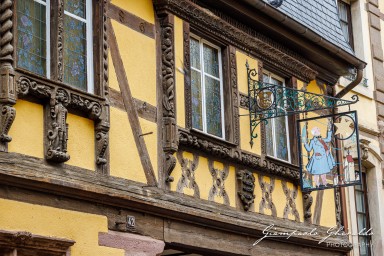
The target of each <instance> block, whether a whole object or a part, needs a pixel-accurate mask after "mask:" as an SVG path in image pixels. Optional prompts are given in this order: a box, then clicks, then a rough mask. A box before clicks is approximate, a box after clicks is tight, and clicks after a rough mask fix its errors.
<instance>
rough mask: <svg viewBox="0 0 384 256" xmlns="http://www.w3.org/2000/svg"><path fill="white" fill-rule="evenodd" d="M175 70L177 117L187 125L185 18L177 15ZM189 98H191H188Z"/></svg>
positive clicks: (180, 123) (182, 123)
mask: <svg viewBox="0 0 384 256" xmlns="http://www.w3.org/2000/svg"><path fill="white" fill-rule="evenodd" d="M174 33H175V67H176V68H175V70H176V106H177V108H176V119H177V125H179V126H181V127H185V107H184V106H185V100H186V99H185V95H184V74H183V73H182V72H181V71H180V70H183V69H184V63H185V60H184V45H183V42H184V41H183V20H181V19H180V18H178V17H176V16H175V22H174ZM188 100H189V99H188Z"/></svg>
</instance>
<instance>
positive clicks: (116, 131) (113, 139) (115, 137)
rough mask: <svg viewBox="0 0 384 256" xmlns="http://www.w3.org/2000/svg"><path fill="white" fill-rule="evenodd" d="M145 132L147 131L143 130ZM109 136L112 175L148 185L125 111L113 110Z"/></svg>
mask: <svg viewBox="0 0 384 256" xmlns="http://www.w3.org/2000/svg"><path fill="white" fill-rule="evenodd" d="M143 132H145V131H144V130H143ZM153 132H155V130H154V131H153ZM109 134H110V135H109V139H110V143H109V150H110V174H111V175H112V176H116V177H121V178H125V179H130V180H134V181H138V182H143V183H146V182H147V181H146V178H145V174H144V170H143V167H142V165H141V162H140V156H139V153H138V151H137V148H136V144H135V140H134V138H133V133H132V130H131V127H130V124H129V122H128V117H127V113H126V112H125V111H122V110H120V109H117V108H111V128H110V133H109ZM148 136H154V135H148ZM152 164H153V161H152Z"/></svg>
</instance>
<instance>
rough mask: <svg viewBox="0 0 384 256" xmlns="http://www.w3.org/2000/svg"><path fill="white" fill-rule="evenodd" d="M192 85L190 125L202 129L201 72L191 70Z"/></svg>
mask: <svg viewBox="0 0 384 256" xmlns="http://www.w3.org/2000/svg"><path fill="white" fill-rule="evenodd" d="M191 87H192V127H193V128H196V129H199V130H203V103H202V91H201V74H200V72H198V71H195V70H191Z"/></svg>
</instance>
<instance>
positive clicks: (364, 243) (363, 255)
mask: <svg viewBox="0 0 384 256" xmlns="http://www.w3.org/2000/svg"><path fill="white" fill-rule="evenodd" d="M368 246H369V240H368V238H367V237H365V236H359V249H360V256H368V255H369V254H368Z"/></svg>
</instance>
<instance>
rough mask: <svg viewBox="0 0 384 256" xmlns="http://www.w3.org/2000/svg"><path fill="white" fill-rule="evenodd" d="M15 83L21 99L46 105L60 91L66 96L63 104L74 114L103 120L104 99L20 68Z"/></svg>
mask: <svg viewBox="0 0 384 256" xmlns="http://www.w3.org/2000/svg"><path fill="white" fill-rule="evenodd" d="M15 81H16V83H17V93H18V96H19V98H26V99H28V100H31V101H36V99H37V100H38V101H37V102H39V103H41V104H44V102H47V101H49V100H50V99H51V98H52V97H53V96H54V94H55V93H56V92H57V90H59V89H60V90H62V91H64V95H66V99H64V100H63V104H65V106H66V107H68V110H70V111H71V112H72V113H74V114H77V115H80V116H83V117H86V118H89V119H91V120H100V119H101V118H102V111H104V108H103V106H104V105H105V101H106V98H104V97H100V96H97V95H94V94H91V93H88V92H85V91H83V90H80V89H78V88H74V87H71V86H69V85H67V84H63V83H60V82H57V81H53V80H50V79H47V78H45V77H41V76H38V75H36V74H33V73H31V72H28V71H25V70H22V69H19V68H18V69H16V74H15ZM41 100H43V101H41Z"/></svg>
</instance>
